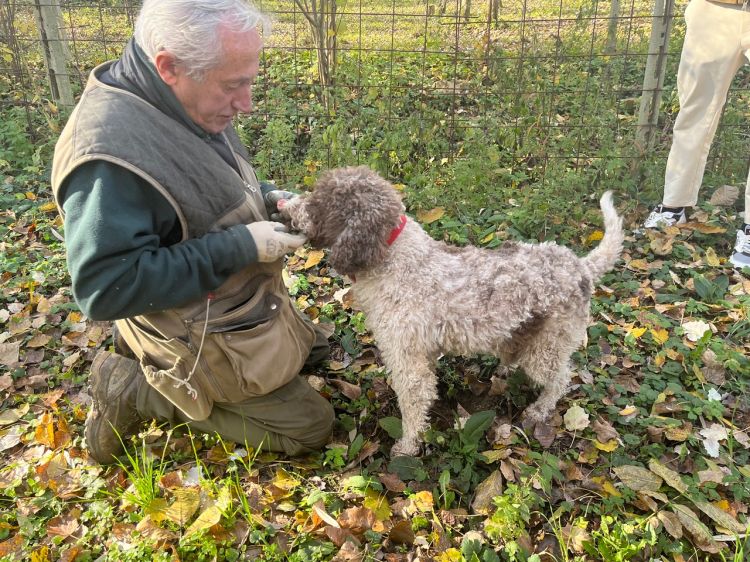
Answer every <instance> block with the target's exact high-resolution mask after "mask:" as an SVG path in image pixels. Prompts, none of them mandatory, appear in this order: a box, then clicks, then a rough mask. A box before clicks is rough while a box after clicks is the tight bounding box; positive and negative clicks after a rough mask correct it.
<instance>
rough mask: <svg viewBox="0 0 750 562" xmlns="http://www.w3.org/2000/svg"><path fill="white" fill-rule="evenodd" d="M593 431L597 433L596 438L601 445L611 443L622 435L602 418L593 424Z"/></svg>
mask: <svg viewBox="0 0 750 562" xmlns="http://www.w3.org/2000/svg"><path fill="white" fill-rule="evenodd" d="M591 429H593V430H594V433H596V438H597V439H598V440H599V442H601V443H606V442H607V441H611V440H612V439H619V438H620V434H619V433H618V432H617V430H616V429H615V428H614V426H613V425H612V424H611V423H609V422H608V421H606V420H604V419H603V418H601V417H600V418H598V419H596V420H594V422H593V423H592V424H591Z"/></svg>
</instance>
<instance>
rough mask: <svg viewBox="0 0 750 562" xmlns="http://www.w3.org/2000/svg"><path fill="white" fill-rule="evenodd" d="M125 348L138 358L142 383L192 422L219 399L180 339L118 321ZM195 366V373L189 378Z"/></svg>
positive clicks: (133, 323) (135, 324)
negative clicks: (143, 378) (144, 381)
mask: <svg viewBox="0 0 750 562" xmlns="http://www.w3.org/2000/svg"><path fill="white" fill-rule="evenodd" d="M117 327H118V329H119V330H120V332H121V333H122V335H123V337H124V338H125V341H126V343H127V344H128V346H129V347H130V348H131V349H132V350H133V351H134V352H135V354H136V355H137V356H138V357H139V358H140V359H139V361H140V364H141V370H142V371H143V374H144V376H145V377H146V381H147V382H148V384H149V385H150V386H152V387H153V388H155V389H156V390H157V391H159V393H160V394H161V395H162V396H164V397H165V398H166V399H167V400H169V401H170V402H171V403H172V404H173V405H174V406H175V407H176V408H178V409H179V410H180V411H182V412H183V413H184V414H185V415H186V416H187V417H189V418H190V419H192V420H196V421H198V420H204V419H206V418H207V417H208V416H209V414H210V413H211V408H212V407H213V403H214V400H216V399H219V400H220V399H221V396H220V395H219V394H218V389H217V388H215V387H212V385H211V382H212V381H210V378H209V377H206V376H205V375H204V373H203V371H202V369H201V365H197V366H196V364H195V363H196V356H195V353H193V352H192V351H191V349H190V347H189V346H188V344H187V342H185V341H184V340H183V339H181V338H167V337H164V336H162V335H161V334H159V333H158V332H156V330H154V329H152V328H149V327H147V326H146V325H144V324H143V323H141V322H138V321H137V320H135V319H132V318H131V319H128V320H118V321H117ZM194 367H195V372H194V373H193V374H192V376H191V375H190V373H191V372H192V371H193V368H194Z"/></svg>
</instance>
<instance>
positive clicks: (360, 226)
mask: <svg viewBox="0 0 750 562" xmlns="http://www.w3.org/2000/svg"><path fill="white" fill-rule="evenodd" d="M601 209H602V212H603V214H604V225H605V235H604V238H603V239H602V241H601V243H600V244H599V246H598V247H597V248H595V249H594V250H593V251H592V252H591V253H590V254H588V255H587V256H585V257H583V258H579V257H578V256H576V255H575V254H574V253H573V252H572V251H571V250H569V249H567V248H564V247H562V246H558V245H556V244H555V243H552V242H545V243H543V244H525V243H518V242H508V243H506V244H505V245H503V246H502V247H500V248H498V249H494V250H488V249H481V248H476V247H472V246H467V247H455V246H449V245H447V244H445V243H443V242H439V241H437V240H434V239H433V238H431V237H430V236H429V235H428V234H427V233H425V232H424V231H423V230H422V228H421V227H420V226H419V224H417V223H416V222H414V221H413V220H412V219H410V218H408V217H406V216H405V215H404V214H403V212H404V207H403V205H402V203H401V199H400V197H399V195H398V193H397V192H396V190H395V189H394V188H393V186H392V185H391V184H390V183H389V182H387V181H386V180H384V179H383V178H382V177H380V176H379V175H378V174H376V173H375V172H373V171H372V170H370V169H369V168H367V167H365V166H360V167H356V168H355V167H350V168H340V169H335V170H331V171H329V172H326V173H325V174H323V175H322V176H321V178H320V179H319V181H318V182H317V183H316V185H315V187H314V190H313V191H312V193H310V194H307V195H303V196H300V197H297V198H295V199H292V200H290V201H289V202H288V203H287V204H286V205H285V206H284V207H283V208H282V215H283V216H285V217H286V218H287V219H288V220H290V221H291V223H292V227H293V228H295V229H297V230H300V231H301V232H303V233H304V234H306V235H307V236H308V237H309V239H310V243H311V245H312V246H314V247H319V248H329V249H330V252H329V254H328V261H329V263H330V264H331V266H333V267H334V268H335V269H336V271H338V272H339V273H342V274H346V275H349V277H351V278H352V279H353V280H356V281H355V284H354V298H355V302H356V303H357V304H358V306H359V307H361V309H362V311H363V312H364V313H365V315H366V319H367V326H368V328H369V329H370V330H371V331H372V333H373V335H374V336H375V339H376V341H377V345H378V348H379V349H380V351H381V353H382V357H383V361H384V363H385V366H386V368H387V369H388V370H389V371H390V374H391V377H392V386H393V388H394V390H395V392H396V395H397V397H398V405H399V408H400V410H401V414H402V418H403V419H402V426H403V437H402V438H401V439H400V440H399V441H397V442H396V444H395V445H394V446H393V449H392V450H391V454H393V455H399V454H401V455H415V454H418V452H419V449H420V433H421V432H423V431H424V430H425V429H426V428H427V427H428V412H429V408H430V406H431V405H432V403H433V401H434V400H435V399H436V398H437V379H436V375H435V364H436V361H437V359H438V358H439V357H440V355H441V354H452V355H472V354H487V355H494V356H496V357H498V358H499V359H501V360H502V361H503V362H504V363H505V364H508V365H518V366H520V367H521V368H523V370H524V372H525V373H526V375H527V376H528V377H529V378H530V379H531V380H532V381H533V382H535V383H537V384H539V385H541V386H542V387H543V389H542V392H541V395H540V396H539V398H538V399H537V400H536V402H534V403H533V404H532V405H530V406H529V407H528V408H527V409H526V410H525V412H524V416H525V417H526V418H527V419H528V420H529V421H530V422H536V421H542V420H544V419H545V418H546V417H547V416H549V414H550V413H552V411H553V410H554V407H555V405H556V403H557V401H558V400H559V399H560V398H561V397H562V396H563V395H564V394H565V392H566V390H567V387H568V385H569V382H570V377H571V375H570V366H569V359H570V355H571V353H573V352H574V351H575V350H576V349H577V348H578V347H580V346H581V345H582V344H583V342H584V341H585V340H586V328H587V326H588V323H589V301H590V298H591V293H592V291H593V288H594V283H595V282H596V281H597V280H598V279H599V278H600V277H601V276H602V275H603V274H604V273H605V272H607V271H609V270H610V269H612V267H613V266H614V264H615V262H616V261H617V259H618V257H619V256H620V253H621V252H622V242H623V233H622V219H621V218H620V217H619V216H618V215H617V212H616V211H615V208H614V206H613V203H612V195H611V193H609V192H607V193H605V194H604V195H603V196H602V198H601Z"/></svg>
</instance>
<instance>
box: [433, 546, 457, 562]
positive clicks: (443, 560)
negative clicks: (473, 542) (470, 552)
mask: <svg viewBox="0 0 750 562" xmlns="http://www.w3.org/2000/svg"><path fill="white" fill-rule="evenodd" d="M463 559H464V557H463V556H461V552H460V551H459V550H457V549H455V548H449V549H448V550H446V551H443V552H441V553H440V554H439V555H438V557H437V559H436V560H437V561H438V562H461V560H463Z"/></svg>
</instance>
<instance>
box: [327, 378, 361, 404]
mask: <svg viewBox="0 0 750 562" xmlns="http://www.w3.org/2000/svg"><path fill="white" fill-rule="evenodd" d="M331 384H332V385H333V386H335V387H338V389H339V390H340V391H341V394H343V395H344V396H346V397H347V398H348V399H349V400H356V399H358V398H359V397H360V396H362V389H361V388H360V387H359V386H357V385H355V384H352V383H350V382H347V381H343V380H340V379H334V380H332V381H331Z"/></svg>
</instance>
